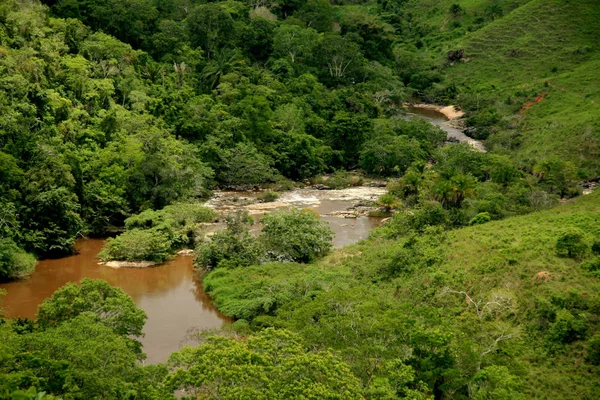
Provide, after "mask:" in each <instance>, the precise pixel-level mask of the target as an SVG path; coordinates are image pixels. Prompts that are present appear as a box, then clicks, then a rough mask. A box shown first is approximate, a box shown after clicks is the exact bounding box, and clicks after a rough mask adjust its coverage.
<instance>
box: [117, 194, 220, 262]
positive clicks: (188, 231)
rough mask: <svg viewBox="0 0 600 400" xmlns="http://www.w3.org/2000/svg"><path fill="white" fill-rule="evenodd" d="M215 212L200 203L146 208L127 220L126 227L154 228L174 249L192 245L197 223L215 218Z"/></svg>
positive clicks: (132, 228) (131, 228)
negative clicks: (153, 208) (156, 208)
mask: <svg viewBox="0 0 600 400" xmlns="http://www.w3.org/2000/svg"><path fill="white" fill-rule="evenodd" d="M214 218H215V212H214V211H213V210H211V209H210V208H208V207H205V206H202V205H199V204H186V203H181V204H173V205H170V206H166V207H165V208H163V209H162V210H157V211H154V210H144V211H142V212H141V213H139V214H136V215H132V216H131V217H129V218H127V219H126V220H125V228H126V229H127V230H128V231H130V230H134V229H138V230H147V229H151V230H154V231H155V233H156V234H162V235H164V236H165V237H166V238H167V239H168V241H169V243H170V247H171V248H170V251H171V250H173V249H177V248H181V247H186V246H190V245H191V244H193V243H194V240H195V238H196V233H197V229H196V225H197V224H198V223H202V222H210V221H212V220H214Z"/></svg>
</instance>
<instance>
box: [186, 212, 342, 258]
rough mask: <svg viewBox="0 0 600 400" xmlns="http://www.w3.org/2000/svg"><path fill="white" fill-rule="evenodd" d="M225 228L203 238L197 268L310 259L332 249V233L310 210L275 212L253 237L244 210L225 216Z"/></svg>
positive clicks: (199, 247) (248, 219)
mask: <svg viewBox="0 0 600 400" xmlns="http://www.w3.org/2000/svg"><path fill="white" fill-rule="evenodd" d="M226 221H227V228H226V229H225V230H221V231H218V232H216V233H215V234H213V235H211V236H210V238H205V239H204V240H203V241H201V242H200V244H199V246H198V248H197V249H196V252H197V253H198V257H197V258H196V265H197V266H198V267H200V268H205V269H209V270H211V269H214V268H216V267H228V268H236V267H241V266H245V267H247V266H250V265H253V264H258V263H259V262H261V261H271V260H277V261H283V262H286V261H287V262H291V261H293V262H307V263H308V262H312V261H315V260H316V259H318V258H321V257H323V256H324V255H326V254H327V253H328V252H329V251H330V250H331V240H332V239H333V232H332V231H331V228H329V226H328V225H327V224H326V223H324V222H321V221H319V216H318V214H316V213H315V212H314V211H311V210H298V209H295V208H292V209H289V210H282V211H275V212H273V213H270V214H266V215H265V216H264V217H263V218H262V221H261V222H262V224H263V227H262V230H261V232H260V235H259V236H258V237H254V236H252V234H251V233H250V229H249V228H250V226H252V224H253V223H254V220H253V219H252V217H250V216H249V215H248V212H247V211H237V212H236V213H233V214H230V215H229V216H227V218H226Z"/></svg>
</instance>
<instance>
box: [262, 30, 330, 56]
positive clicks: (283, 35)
mask: <svg viewBox="0 0 600 400" xmlns="http://www.w3.org/2000/svg"><path fill="white" fill-rule="evenodd" d="M318 39H319V34H318V33H317V31H315V30H314V29H311V28H308V29H304V28H302V27H299V26H298V25H280V26H279V27H278V28H277V29H275V32H274V36H273V50H274V52H275V54H276V55H277V56H279V57H289V60H290V62H291V63H292V64H294V63H296V62H306V59H307V58H308V57H309V56H310V55H311V54H312V51H313V49H314V47H315V46H316V45H317V44H318Z"/></svg>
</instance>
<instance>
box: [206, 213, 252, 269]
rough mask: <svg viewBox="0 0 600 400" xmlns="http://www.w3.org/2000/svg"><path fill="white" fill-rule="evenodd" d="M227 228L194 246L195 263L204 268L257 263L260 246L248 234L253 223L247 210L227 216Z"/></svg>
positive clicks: (244, 265) (245, 265) (243, 265)
mask: <svg viewBox="0 0 600 400" xmlns="http://www.w3.org/2000/svg"><path fill="white" fill-rule="evenodd" d="M226 221H227V228H226V229H225V230H222V231H219V232H216V233H215V234H214V235H212V237H210V238H206V239H204V240H203V241H201V242H200V244H199V245H198V247H197V248H196V253H198V256H197V257H196V260H195V263H196V265H197V266H200V267H204V268H206V269H213V268H216V267H221V268H231V267H233V268H235V267H247V266H249V265H252V264H257V263H258V262H259V258H260V254H261V251H260V247H259V246H258V243H257V242H256V239H255V238H254V237H252V235H251V234H250V229H249V228H250V226H251V225H252V224H253V223H254V221H253V220H252V217H250V216H249V215H248V212H247V211H238V212H236V213H233V214H231V215H229V216H227V219H226Z"/></svg>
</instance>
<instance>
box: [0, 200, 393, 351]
mask: <svg viewBox="0 0 600 400" xmlns="http://www.w3.org/2000/svg"><path fill="white" fill-rule="evenodd" d="M384 192H385V190H384V189H382V188H352V189H346V190H340V191H318V190H311V189H300V190H295V191H292V192H287V193H284V194H283V195H282V197H281V198H280V199H279V200H278V203H277V204H278V205H279V206H280V207H286V206H297V207H300V208H312V209H313V210H315V211H316V212H318V213H319V214H320V215H321V218H322V219H323V220H325V221H327V222H328V223H329V224H330V226H331V227H332V229H333V230H334V232H335V238H334V246H336V247H342V246H345V245H347V244H350V243H354V242H357V241H359V240H361V239H364V238H366V236H367V235H368V233H369V230H371V229H372V228H374V227H376V226H377V225H378V224H379V219H377V218H369V217H364V216H363V217H358V218H340V217H336V216H331V215H328V214H329V213H331V212H335V211H343V210H345V209H346V208H348V207H350V206H352V205H353V204H354V203H355V202H356V201H359V200H363V201H364V200H369V199H371V200H374V199H376V198H377V197H378V196H380V195H381V194H383V193H384ZM258 194H259V193H258V192H243V193H240V192H238V193H235V192H222V193H219V197H221V201H220V202H219V201H216V202H213V206H214V207H215V208H217V209H219V207H222V203H224V202H227V201H226V200H227V198H229V200H231V198H233V197H237V198H240V197H245V198H248V199H252V198H256V197H257V196H258ZM223 199H225V200H223ZM252 201H254V202H255V201H256V200H250V202H252ZM230 203H231V201H229V202H228V204H230ZM237 208H239V207H237ZM276 208H278V207H276ZM260 216H261V214H260V213H256V214H255V217H258V219H259V220H260ZM254 229H259V224H257V225H255V227H254ZM102 244H103V240H100V239H85V240H79V241H78V242H77V251H78V254H77V255H74V256H71V257H66V258H61V259H56V260H43V261H40V262H39V263H38V264H37V266H36V271H35V273H34V274H33V275H32V276H31V277H30V278H29V279H27V280H25V281H20V282H11V283H7V284H0V289H5V290H6V291H7V294H6V296H4V298H3V299H2V300H3V301H2V306H3V308H4V312H5V314H6V316H7V317H9V318H14V317H27V318H34V317H35V314H36V310H37V307H38V306H39V304H40V303H41V302H42V301H44V300H45V299H46V298H48V297H50V296H51V295H52V293H54V291H55V290H56V289H58V288H60V287H61V286H63V285H65V284H66V283H68V282H79V281H80V280H81V279H83V278H99V279H103V280H105V281H107V282H108V283H110V284H111V285H113V286H117V287H120V288H121V289H123V290H124V291H125V292H126V293H127V294H128V295H130V296H131V297H132V298H133V300H134V301H135V303H136V304H137V306H138V307H140V308H142V309H143V310H144V311H145V312H146V314H148V319H147V321H146V325H145V326H144V333H145V337H144V338H143V340H142V343H143V345H144V351H145V352H146V354H147V355H148V358H147V360H146V362H147V363H158V362H164V361H166V360H167V358H168V356H169V354H170V353H171V352H173V351H176V350H177V349H179V348H180V347H181V345H182V344H183V343H184V342H185V339H186V336H187V335H188V333H190V332H192V331H196V330H198V329H211V328H220V327H221V326H222V325H223V324H224V323H228V322H230V320H229V319H228V318H226V317H225V316H223V315H222V314H220V313H218V312H217V310H216V309H215V308H214V307H213V305H212V304H211V302H210V299H209V297H208V296H207V294H206V293H204V290H203V289H202V283H201V282H200V281H199V280H198V278H196V276H195V274H194V269H193V266H192V258H191V257H182V256H178V257H176V258H175V259H173V260H171V261H169V262H167V263H165V264H163V265H160V266H157V267H154V268H121V269H113V268H109V267H106V266H103V265H99V264H98V260H97V258H96V255H97V254H98V252H99V251H100V250H101V248H102Z"/></svg>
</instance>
